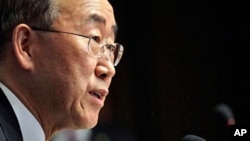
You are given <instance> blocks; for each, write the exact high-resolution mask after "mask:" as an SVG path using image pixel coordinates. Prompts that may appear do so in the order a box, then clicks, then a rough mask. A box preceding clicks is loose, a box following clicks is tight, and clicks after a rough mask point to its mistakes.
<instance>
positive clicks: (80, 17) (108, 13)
mask: <svg viewBox="0 0 250 141" xmlns="http://www.w3.org/2000/svg"><path fill="white" fill-rule="evenodd" d="M57 5H58V8H59V13H61V16H60V17H64V20H66V21H70V20H71V22H74V23H75V24H77V23H78V24H82V23H84V22H89V21H90V19H91V20H95V21H96V22H100V23H105V24H106V22H110V23H108V24H115V18H114V13H113V8H112V6H111V5H110V3H109V2H108V1H107V0H73V1H69V0H58V1H57ZM65 18H66V19H65ZM72 20H73V21H72Z"/></svg>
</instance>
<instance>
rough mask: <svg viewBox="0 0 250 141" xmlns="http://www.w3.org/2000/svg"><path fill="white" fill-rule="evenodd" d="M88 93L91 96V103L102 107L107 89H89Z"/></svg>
mask: <svg viewBox="0 0 250 141" xmlns="http://www.w3.org/2000/svg"><path fill="white" fill-rule="evenodd" d="M89 95H90V96H91V99H92V102H93V103H95V104H96V105H100V106H101V107H102V106H103V105H104V101H105V98H106V96H107V95H108V90H107V89H94V90H91V91H89Z"/></svg>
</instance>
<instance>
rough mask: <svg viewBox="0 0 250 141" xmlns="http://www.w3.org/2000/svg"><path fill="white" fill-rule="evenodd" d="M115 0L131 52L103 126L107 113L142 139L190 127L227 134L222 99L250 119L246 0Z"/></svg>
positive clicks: (165, 137) (218, 137)
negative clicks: (220, 111)
mask: <svg viewBox="0 0 250 141" xmlns="http://www.w3.org/2000/svg"><path fill="white" fill-rule="evenodd" d="M110 2H111V4H112V5H113V7H114V10H115V15H116V20H117V22H118V25H119V32H118V37H117V42H119V43H121V44H123V45H124V47H125V52H124V56H123V58H122V60H121V62H120V64H119V65H118V66H117V68H116V70H117V73H116V76H115V77H114V79H113V82H112V85H111V90H110V95H109V96H108V104H106V105H105V106H106V107H105V108H104V110H103V111H102V113H101V119H100V121H99V126H100V124H101V123H105V121H109V122H111V123H112V125H113V126H115V127H117V128H119V130H120V129H122V131H126V132H129V133H131V134H132V135H133V136H135V137H136V139H137V140H138V141H181V139H182V138H183V136H185V135H187V134H195V135H198V136H201V137H203V138H205V139H207V140H208V141H228V134H227V133H228V128H226V127H225V126H223V125H222V124H223V123H222V122H221V121H218V120H217V117H216V115H215V106H216V105H218V104H220V103H226V104H228V105H229V106H230V108H231V109H232V111H233V113H234V115H235V119H236V124H241V125H248V126H249V125H250V123H249V119H250V110H249V109H248V107H249V105H250V104H249V99H248V97H249V96H248V95H249V94H250V93H249V85H250V77H249V72H250V62H249V61H250V59H249V56H250V52H249V51H248V50H249V49H248V48H249V45H250V44H249V41H250V40H249V30H248V28H249V25H250V24H249V22H247V21H248V19H249V17H250V16H249V4H248V3H247V2H246V1H224V2H220V1H216V2H215V1H208V0H207V1H205V0H196V1H195V0H186V1H170V0H154V1H150V2H148V1H143V0H140V1H138V0H137V1H136V0H110ZM107 105H108V106H107ZM104 111H106V112H104ZM107 111H108V112H109V114H107V113H108V112H107ZM110 111H112V112H110ZM107 115H109V116H107ZM97 128H98V127H97ZM109 129H110V128H109ZM112 129H113V128H112ZM114 130H115V131H116V128H115V129H114ZM121 138H122V136H121V137H120V139H121Z"/></svg>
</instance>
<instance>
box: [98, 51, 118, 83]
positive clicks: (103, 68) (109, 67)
mask: <svg viewBox="0 0 250 141" xmlns="http://www.w3.org/2000/svg"><path fill="white" fill-rule="evenodd" d="M104 56H105V55H104ZM95 74H96V76H97V77H98V78H100V79H102V80H104V81H105V82H106V83H107V85H109V84H110V83H111V80H112V77H113V76H114V75H115V67H114V65H113V63H112V62H111V61H110V59H104V58H102V57H101V58H99V62H98V64H97V67H96V69H95Z"/></svg>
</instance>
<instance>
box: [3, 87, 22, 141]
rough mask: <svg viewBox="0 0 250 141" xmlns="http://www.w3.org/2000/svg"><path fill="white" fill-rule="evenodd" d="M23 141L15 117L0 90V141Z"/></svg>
mask: <svg viewBox="0 0 250 141" xmlns="http://www.w3.org/2000/svg"><path fill="white" fill-rule="evenodd" d="M6 140H7V141H23V140H22V134H21V130H20V126H19V123H18V121H17V117H16V115H15V113H14V111H13V109H12V107H11V105H10V103H9V101H8V99H7V98H6V96H5V95H4V93H3V91H2V90H1V89H0V141H6Z"/></svg>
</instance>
